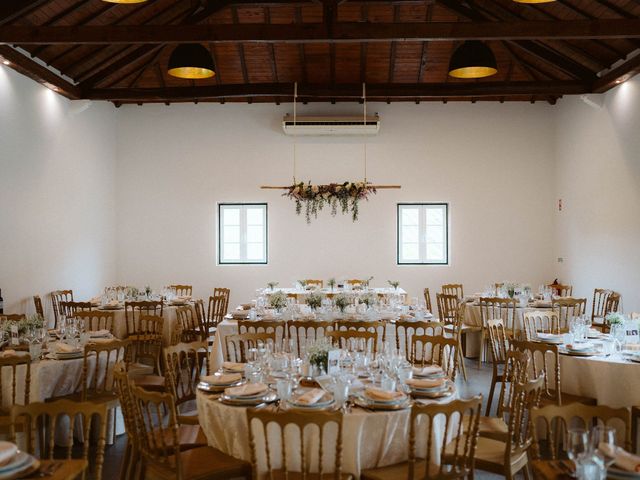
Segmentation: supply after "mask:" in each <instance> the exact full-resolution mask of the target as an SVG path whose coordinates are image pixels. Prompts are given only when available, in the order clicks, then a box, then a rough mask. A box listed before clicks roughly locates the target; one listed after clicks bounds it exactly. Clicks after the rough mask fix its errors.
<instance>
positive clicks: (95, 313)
mask: <svg viewBox="0 0 640 480" xmlns="http://www.w3.org/2000/svg"><path fill="white" fill-rule="evenodd" d="M75 316H76V318H77V319H78V320H81V321H82V322H83V323H84V328H85V330H87V331H89V332H97V331H98V330H109V332H111V333H112V334H113V326H114V325H113V318H114V313H113V312H107V311H105V310H90V311H82V312H76V315H75Z"/></svg>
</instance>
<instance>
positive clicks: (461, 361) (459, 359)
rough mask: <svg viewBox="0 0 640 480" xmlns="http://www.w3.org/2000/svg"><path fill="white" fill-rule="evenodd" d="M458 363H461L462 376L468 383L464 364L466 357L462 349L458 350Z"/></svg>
mask: <svg viewBox="0 0 640 480" xmlns="http://www.w3.org/2000/svg"><path fill="white" fill-rule="evenodd" d="M458 357H459V358H458V361H459V362H460V369H461V370H462V376H463V377H464V381H465V382H466V381H467V367H466V366H465V364H464V355H463V354H462V349H461V348H458Z"/></svg>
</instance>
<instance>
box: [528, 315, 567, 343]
mask: <svg viewBox="0 0 640 480" xmlns="http://www.w3.org/2000/svg"><path fill="white" fill-rule="evenodd" d="M522 323H523V327H524V339H525V340H535V339H536V338H537V336H538V333H552V334H555V335H558V334H560V333H561V332H560V321H559V320H558V313H557V312H553V311H545V310H536V311H533V312H524V313H523V314H522Z"/></svg>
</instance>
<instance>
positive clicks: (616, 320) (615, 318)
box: [604, 312, 626, 325]
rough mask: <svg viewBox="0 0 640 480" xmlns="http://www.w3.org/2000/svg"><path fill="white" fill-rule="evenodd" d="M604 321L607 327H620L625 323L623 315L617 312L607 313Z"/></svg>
mask: <svg viewBox="0 0 640 480" xmlns="http://www.w3.org/2000/svg"><path fill="white" fill-rule="evenodd" d="M604 319H605V320H606V321H607V323H608V324H609V325H622V324H623V323H624V322H625V320H626V319H625V318H624V315H623V314H622V313H618V312H611V313H609V314H608V315H607V316H606V317H604Z"/></svg>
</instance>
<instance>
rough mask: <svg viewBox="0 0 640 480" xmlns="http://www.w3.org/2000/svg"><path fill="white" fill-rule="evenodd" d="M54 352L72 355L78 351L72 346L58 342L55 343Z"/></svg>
mask: <svg viewBox="0 0 640 480" xmlns="http://www.w3.org/2000/svg"><path fill="white" fill-rule="evenodd" d="M55 351H56V352H57V353H73V352H79V351H80V350H79V349H78V348H76V347H74V346H71V345H69V344H68V343H62V342H58V343H56V349H55Z"/></svg>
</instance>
